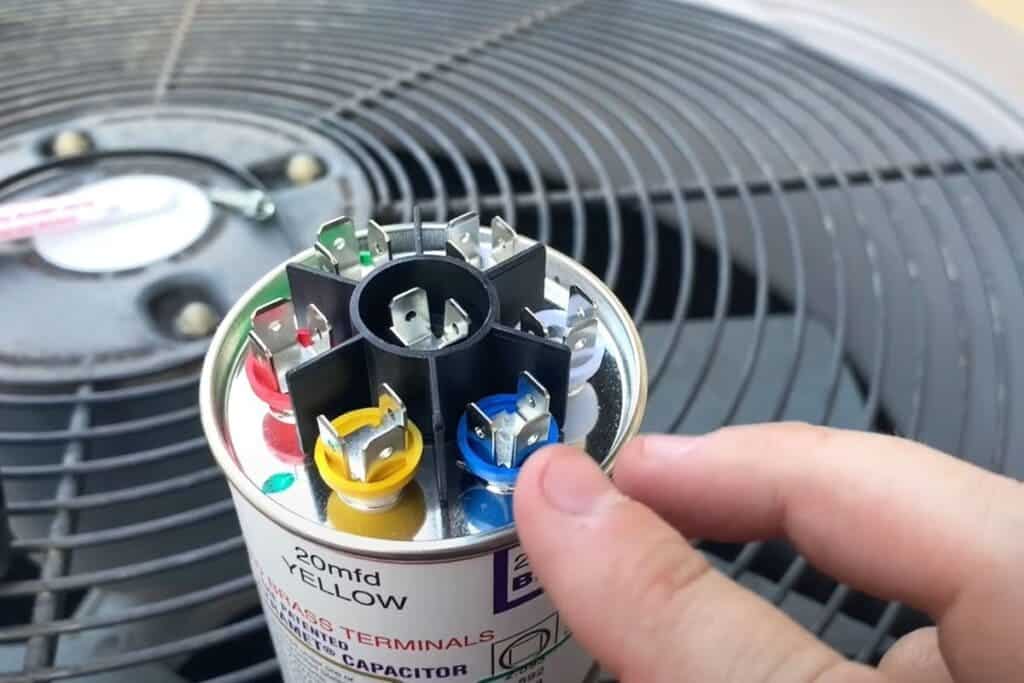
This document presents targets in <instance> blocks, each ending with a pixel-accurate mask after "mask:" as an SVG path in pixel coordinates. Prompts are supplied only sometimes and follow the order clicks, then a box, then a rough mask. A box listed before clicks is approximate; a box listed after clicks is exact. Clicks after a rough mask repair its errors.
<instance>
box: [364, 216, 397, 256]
mask: <svg viewBox="0 0 1024 683" xmlns="http://www.w3.org/2000/svg"><path fill="white" fill-rule="evenodd" d="M366 247H367V249H368V250H369V252H370V256H372V257H373V259H374V260H376V259H384V260H386V261H390V260H391V236H390V235H389V234H388V233H387V231H385V230H384V228H382V227H380V225H378V224H377V222H376V221H373V220H371V221H370V222H369V223H367V224H366Z"/></svg>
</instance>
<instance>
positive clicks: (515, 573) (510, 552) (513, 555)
mask: <svg viewBox="0 0 1024 683" xmlns="http://www.w3.org/2000/svg"><path fill="white" fill-rule="evenodd" d="M543 592H544V589H542V588H541V587H540V583H539V582H538V581H537V577H535V576H534V575H533V570H531V569H530V561H529V559H527V557H526V553H524V552H523V549H522V548H520V547H519V546H515V547H513V548H506V549H505V550H499V551H498V552H496V553H495V554H494V613H495V614H501V613H502V612H507V611H508V610H510V609H512V608H513V607H518V606H519V605H522V604H523V603H524V602H528V601H530V600H532V599H534V598H535V597H537V596H538V595H540V594H541V593H543Z"/></svg>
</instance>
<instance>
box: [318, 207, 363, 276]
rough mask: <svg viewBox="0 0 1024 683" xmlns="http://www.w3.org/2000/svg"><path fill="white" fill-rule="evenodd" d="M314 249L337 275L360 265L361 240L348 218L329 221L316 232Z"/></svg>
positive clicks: (353, 224) (341, 217)
mask: <svg viewBox="0 0 1024 683" xmlns="http://www.w3.org/2000/svg"><path fill="white" fill-rule="evenodd" d="M313 248H314V249H316V251H317V253H319V254H320V256H321V257H322V258H323V259H324V261H326V263H327V265H328V267H329V268H330V269H331V270H332V271H334V272H335V273H341V272H342V271H343V270H345V269H347V268H350V267H352V266H354V265H357V264H358V263H359V240H358V239H356V224H355V223H354V222H353V221H352V219H351V218H349V217H348V216H340V217H338V218H335V219H334V220H332V221H327V222H326V223H324V224H323V225H321V226H320V229H319V230H317V232H316V242H315V243H314V244H313Z"/></svg>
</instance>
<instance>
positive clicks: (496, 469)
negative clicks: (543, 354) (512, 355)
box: [456, 372, 559, 490]
mask: <svg viewBox="0 0 1024 683" xmlns="http://www.w3.org/2000/svg"><path fill="white" fill-rule="evenodd" d="M549 406H550V396H549V394H548V391H547V389H545V388H544V386H543V385H541V384H540V382H538V381H537V380H536V379H535V378H534V377H533V375H531V374H530V373H528V372H523V373H521V374H520V375H519V381H518V383H517V386H516V393H514V394H495V395H493V396H488V397H486V398H483V399H480V400H479V401H476V402H474V403H470V404H469V406H467V407H466V412H465V413H464V414H463V415H462V417H461V419H460V420H459V426H458V431H457V433H456V441H457V443H458V446H459V451H460V452H461V453H462V459H463V462H464V463H465V466H466V469H467V470H468V471H469V472H471V473H472V474H473V475H474V476H476V477H478V478H479V479H482V480H483V481H485V482H487V484H488V485H490V486H492V487H493V488H495V489H498V490H511V489H512V487H513V486H514V485H515V481H516V478H517V477H518V476H519V470H520V468H521V467H522V466H523V463H524V462H525V461H526V459H527V458H528V457H530V455H531V454H532V453H534V452H535V451H536V450H537V449H539V448H541V447H542V446H546V445H548V444H552V443H557V442H558V441H559V428H558V423H557V422H556V421H555V419H554V418H553V417H552V416H551V413H550V410H549Z"/></svg>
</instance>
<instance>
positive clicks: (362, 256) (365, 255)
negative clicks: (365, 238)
mask: <svg viewBox="0 0 1024 683" xmlns="http://www.w3.org/2000/svg"><path fill="white" fill-rule="evenodd" d="M359 263H360V264H361V265H364V266H372V265H373V254H371V253H370V252H368V251H366V250H365V249H364V250H363V251H361V252H359Z"/></svg>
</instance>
